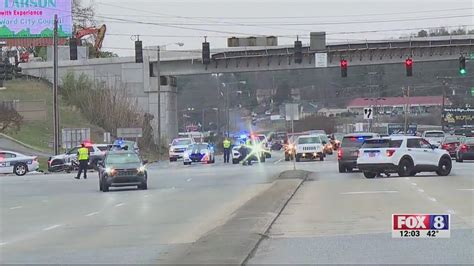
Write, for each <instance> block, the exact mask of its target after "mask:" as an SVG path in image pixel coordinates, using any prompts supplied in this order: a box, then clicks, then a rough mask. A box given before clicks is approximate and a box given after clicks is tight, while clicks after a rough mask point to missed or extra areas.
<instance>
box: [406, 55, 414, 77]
mask: <svg viewBox="0 0 474 266" xmlns="http://www.w3.org/2000/svg"><path fill="white" fill-rule="evenodd" d="M405 69H406V70H407V77H411V76H413V59H411V58H410V57H408V58H407V59H406V60H405Z"/></svg>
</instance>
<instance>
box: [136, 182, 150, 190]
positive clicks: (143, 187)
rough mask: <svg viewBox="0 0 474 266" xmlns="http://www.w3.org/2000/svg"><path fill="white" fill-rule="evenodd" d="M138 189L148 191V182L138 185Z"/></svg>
mask: <svg viewBox="0 0 474 266" xmlns="http://www.w3.org/2000/svg"><path fill="white" fill-rule="evenodd" d="M138 189H141V190H147V189H148V185H147V182H144V183H142V184H141V185H138Z"/></svg>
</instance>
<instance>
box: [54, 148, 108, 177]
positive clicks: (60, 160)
mask: <svg viewBox="0 0 474 266" xmlns="http://www.w3.org/2000/svg"><path fill="white" fill-rule="evenodd" d="M80 147H81V146H76V147H74V148H72V149H70V150H68V151H67V152H66V153H63V154H58V155H55V156H51V157H49V159H48V171H49V172H58V171H71V170H74V169H75V168H77V166H76V165H75V162H76V161H77V150H78V149H79V148H80ZM86 147H87V148H88V149H89V152H90V157H89V169H92V168H94V169H98V166H97V163H98V162H100V161H102V160H103V159H104V157H105V154H106V152H107V151H108V150H109V147H110V145H108V144H89V143H87V144H86Z"/></svg>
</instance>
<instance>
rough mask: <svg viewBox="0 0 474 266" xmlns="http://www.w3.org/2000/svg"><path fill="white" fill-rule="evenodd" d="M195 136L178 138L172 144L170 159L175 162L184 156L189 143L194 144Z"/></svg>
mask: <svg viewBox="0 0 474 266" xmlns="http://www.w3.org/2000/svg"><path fill="white" fill-rule="evenodd" d="M194 143H195V141H194V139H193V138H176V139H174V140H173V141H172V142H171V144H170V149H169V159H170V162H175V161H177V160H178V159H182V158H183V153H184V151H186V149H187V148H188V146H189V145H191V144H194Z"/></svg>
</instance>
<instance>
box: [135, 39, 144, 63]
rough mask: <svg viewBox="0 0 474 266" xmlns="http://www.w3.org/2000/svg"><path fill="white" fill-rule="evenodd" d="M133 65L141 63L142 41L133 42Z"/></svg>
mask: <svg viewBox="0 0 474 266" xmlns="http://www.w3.org/2000/svg"><path fill="white" fill-rule="evenodd" d="M135 63H143V47H142V41H135Z"/></svg>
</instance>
